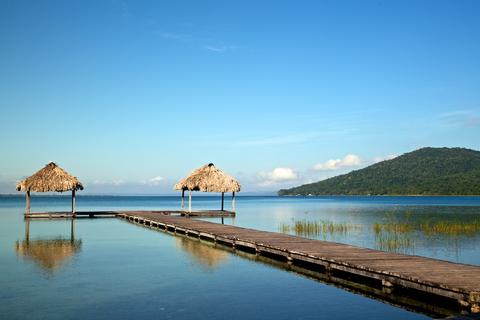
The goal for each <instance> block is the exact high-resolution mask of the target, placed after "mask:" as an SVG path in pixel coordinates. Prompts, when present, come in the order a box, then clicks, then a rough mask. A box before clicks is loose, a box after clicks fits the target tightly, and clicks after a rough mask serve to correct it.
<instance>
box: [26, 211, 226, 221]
mask: <svg viewBox="0 0 480 320" xmlns="http://www.w3.org/2000/svg"><path fill="white" fill-rule="evenodd" d="M122 212H125V211H122ZM138 212H141V213H146V214H148V213H154V214H157V215H173V216H175V215H177V216H191V217H234V216H235V212H232V211H227V210H200V211H192V212H189V211H175V210H159V211H132V212H131V213H132V214H136V213H138ZM118 213H119V212H118V211H77V212H75V213H74V214H73V213H72V212H28V213H25V215H24V216H25V218H28V219H71V218H113V217H116V216H117V215H118Z"/></svg>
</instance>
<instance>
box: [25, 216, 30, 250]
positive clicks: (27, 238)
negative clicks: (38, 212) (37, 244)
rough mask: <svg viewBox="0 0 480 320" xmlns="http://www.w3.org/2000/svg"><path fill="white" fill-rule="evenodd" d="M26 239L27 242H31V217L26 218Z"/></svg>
mask: <svg viewBox="0 0 480 320" xmlns="http://www.w3.org/2000/svg"><path fill="white" fill-rule="evenodd" d="M25 241H26V242H27V244H28V243H29V242H30V219H29V218H27V219H25Z"/></svg>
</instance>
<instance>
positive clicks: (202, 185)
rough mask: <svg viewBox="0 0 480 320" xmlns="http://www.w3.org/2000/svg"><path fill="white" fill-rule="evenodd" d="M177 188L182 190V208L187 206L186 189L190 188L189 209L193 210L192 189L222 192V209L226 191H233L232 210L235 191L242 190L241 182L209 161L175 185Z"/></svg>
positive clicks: (233, 208)
mask: <svg viewBox="0 0 480 320" xmlns="http://www.w3.org/2000/svg"><path fill="white" fill-rule="evenodd" d="M174 189H175V190H182V208H184V207H185V190H188V192H189V194H188V211H189V212H191V211H192V191H202V192H221V193H222V211H223V200H224V194H225V192H231V193H232V210H233V211H235V192H239V191H240V183H239V182H238V181H237V180H235V178H233V177H231V176H229V175H228V174H226V173H225V172H223V171H222V170H220V169H218V168H217V167H215V165H214V164H213V163H209V164H207V165H205V166H203V167H201V168H198V169H197V170H195V171H193V172H192V173H191V174H190V175H189V176H188V177H186V178H184V179H182V180H180V181H179V182H178V183H177V184H176V185H175V188H174Z"/></svg>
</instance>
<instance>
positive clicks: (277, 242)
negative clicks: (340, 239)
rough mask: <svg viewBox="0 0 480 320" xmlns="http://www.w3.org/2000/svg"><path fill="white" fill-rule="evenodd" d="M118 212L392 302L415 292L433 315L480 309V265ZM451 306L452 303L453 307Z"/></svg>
mask: <svg viewBox="0 0 480 320" xmlns="http://www.w3.org/2000/svg"><path fill="white" fill-rule="evenodd" d="M117 217H120V218H123V219H126V220H128V221H130V222H134V223H139V224H142V225H145V226H148V227H151V228H158V229H160V230H164V231H167V232H173V233H174V234H179V235H183V236H188V237H194V238H198V239H202V240H206V241H209V242H212V243H215V244H221V245H224V246H228V247H231V248H233V249H234V250H236V251H239V252H248V253H251V254H253V255H256V256H262V257H267V258H269V259H274V260H276V261H283V262H285V264H286V265H289V266H292V267H295V266H298V268H302V269H304V270H311V271H312V272H316V273H320V274H322V275H323V277H325V278H327V279H330V280H331V279H335V278H338V279H343V280H339V281H340V282H341V281H347V282H349V283H359V285H357V286H360V287H362V288H363V287H365V286H369V287H370V288H372V290H373V291H371V292H376V293H375V294H372V295H373V296H375V295H376V296H379V295H383V298H382V299H383V300H384V301H387V302H388V301H389V300H388V296H389V295H391V296H392V297H394V296H395V295H398V298H397V299H391V301H390V302H389V303H392V304H395V303H394V302H395V301H399V300H400V301H401V299H403V298H401V297H400V296H402V297H403V296H405V295H406V296H407V297H409V298H408V299H410V297H415V299H413V300H415V301H416V299H417V298H418V299H420V300H422V302H421V304H422V305H423V307H424V308H426V309H428V310H430V309H432V310H430V312H431V313H432V314H443V315H451V314H454V313H447V312H439V311H438V310H444V309H448V310H453V309H455V310H458V312H463V313H479V312H480V267H479V266H473V265H466V264H459V263H453V262H448V261H443V260H437V259H431V258H425V257H420V256H410V255H403V254H395V253H388V252H384V251H378V250H372V249H367V248H360V247H355V246H351V245H346V244H339V243H332V242H327V241H320V240H311V239H306V238H301V237H296V236H291V235H286V234H281V233H275V232H266V231H259V230H254V229H247V228H240V227H235V226H230V225H222V224H218V223H212V222H207V221H201V220H195V219H190V218H187V217H181V216H178V215H177V216H172V215H168V214H162V213H159V212H147V211H123V212H117ZM399 293H402V294H401V295H399ZM385 297H387V298H385ZM408 299H406V300H408ZM410 300H411V299H410ZM415 303H416V304H418V302H415ZM415 303H413V305H415ZM405 304H407V305H408V303H407V302H405ZM449 305H452V308H449V307H448V308H447V306H449ZM435 306H436V307H435ZM412 308H413V307H412ZM429 308H430V309H429ZM433 310H437V311H435V312H434V311H433Z"/></svg>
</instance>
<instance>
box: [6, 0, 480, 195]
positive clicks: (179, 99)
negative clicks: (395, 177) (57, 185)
mask: <svg viewBox="0 0 480 320" xmlns="http://www.w3.org/2000/svg"><path fill="white" fill-rule="evenodd" d="M479 39H480V2H478V1H283V2H281V1H236V2H234V1H218V2H216V1H190V2H189V1H169V2H167V1H164V2H161V1H113V0H112V1H0V110H1V114H0V134H1V140H0V150H1V153H2V156H1V157H0V193H13V192H14V184H15V181H17V180H19V179H21V178H23V177H25V176H28V175H30V174H32V173H34V172H35V171H36V170H38V169H40V168H41V167H42V166H43V165H45V164H46V163H47V162H49V161H55V162H57V163H58V164H59V165H60V166H62V167H64V168H65V169H66V170H67V171H70V172H71V173H72V174H74V175H76V176H78V177H79V178H80V180H81V181H83V182H84V184H85V186H86V190H85V192H89V193H159V194H160V193H168V192H171V188H172V185H173V184H174V183H175V182H176V180H178V179H180V178H181V177H183V176H184V175H186V174H188V173H189V172H191V171H192V170H193V169H195V168H196V167H199V166H201V165H203V164H206V163H209V162H213V163H215V164H216V165H217V166H219V167H220V168H221V169H224V170H225V171H227V172H228V173H230V174H232V175H234V176H236V177H237V178H238V179H239V180H240V181H241V183H242V185H243V190H244V191H250V192H258V191H268V190H277V189H278V188H281V187H287V186H294V185H298V184H301V183H304V182H310V181H316V180H319V179H323V178H326V177H330V176H334V175H337V174H339V173H344V172H348V171H350V170H353V169H358V168H361V167H364V166H367V165H369V164H371V163H374V162H375V161H379V160H380V159H387V158H389V157H393V156H395V155H400V154H402V153H405V152H408V151H412V150H414V149H417V148H419V147H423V146H459V147H467V148H472V149H476V150H479V149H480V139H479V137H480V59H479V57H480V41H479Z"/></svg>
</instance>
